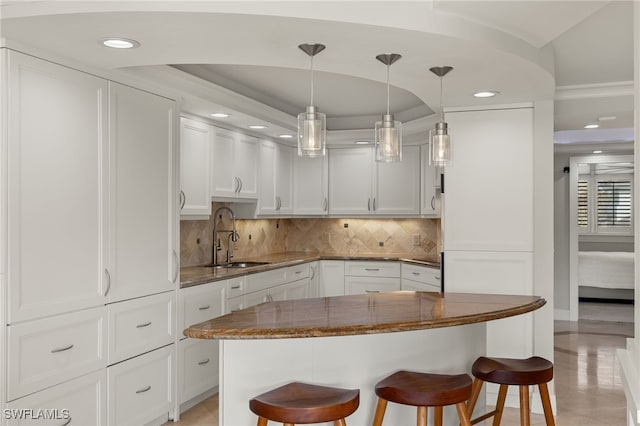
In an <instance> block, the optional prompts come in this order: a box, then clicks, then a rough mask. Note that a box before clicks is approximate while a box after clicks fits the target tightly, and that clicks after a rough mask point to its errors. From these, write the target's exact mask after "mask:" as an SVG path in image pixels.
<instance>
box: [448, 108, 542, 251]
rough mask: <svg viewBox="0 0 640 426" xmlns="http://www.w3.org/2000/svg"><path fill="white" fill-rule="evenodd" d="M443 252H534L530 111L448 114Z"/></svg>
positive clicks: (531, 114) (531, 120)
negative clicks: (450, 156) (450, 150)
mask: <svg viewBox="0 0 640 426" xmlns="http://www.w3.org/2000/svg"><path fill="white" fill-rule="evenodd" d="M447 121H448V122H449V129H450V133H451V136H452V140H453V143H452V146H453V162H452V165H451V166H449V167H447V168H446V169H445V192H444V199H445V202H446V205H445V215H446V220H445V221H444V249H445V250H446V251H451V250H465V251H470V250H485V251H532V250H533V211H534V208H533V207H534V206H533V196H532V194H533V184H534V183H533V167H534V162H533V109H532V108H514V109H499V110H487V111H460V112H452V113H449V114H447Z"/></svg>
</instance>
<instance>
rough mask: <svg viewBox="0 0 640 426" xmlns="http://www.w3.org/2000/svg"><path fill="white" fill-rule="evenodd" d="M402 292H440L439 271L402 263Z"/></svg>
mask: <svg viewBox="0 0 640 426" xmlns="http://www.w3.org/2000/svg"><path fill="white" fill-rule="evenodd" d="M401 271H402V283H401V287H402V290H412V291H440V269H437V268H430V267H428V266H419V265H411V264H408V263H403V264H402V265H401Z"/></svg>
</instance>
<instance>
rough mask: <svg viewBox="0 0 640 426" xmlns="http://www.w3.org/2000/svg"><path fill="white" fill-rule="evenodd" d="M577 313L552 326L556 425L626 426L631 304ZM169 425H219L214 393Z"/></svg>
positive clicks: (507, 418)
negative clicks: (623, 376)
mask: <svg viewBox="0 0 640 426" xmlns="http://www.w3.org/2000/svg"><path fill="white" fill-rule="evenodd" d="M580 310H581V315H580V320H579V321H577V322H569V321H556V323H555V393H556V400H557V407H558V413H557V417H556V425H557V426H596V425H597V426H624V425H625V424H626V415H625V398H624V391H623V389H622V384H621V381H620V370H619V368H618V363H617V361H616V354H615V352H616V349H618V348H622V347H624V346H625V344H626V343H625V342H626V338H627V337H632V336H633V322H632V321H633V305H612V304H591V303H589V304H583V303H581V304H580ZM593 318H596V319H593ZM519 424H520V420H519V413H518V409H516V408H508V409H506V410H505V414H504V417H503V419H502V425H505V426H508V425H519ZM544 424H545V422H544V416H542V415H541V414H534V415H532V416H531V425H532V426H536V425H544ZM171 425H180V426H205V425H206V426H217V425H218V400H217V395H214V396H213V397H211V398H209V399H207V400H205V401H203V402H202V403H200V404H198V405H196V406H195V407H193V408H191V409H190V410H188V411H186V412H184V413H183V414H182V417H181V419H180V421H179V422H178V423H167V426H171ZM238 426H241V425H238ZM242 426H249V425H242Z"/></svg>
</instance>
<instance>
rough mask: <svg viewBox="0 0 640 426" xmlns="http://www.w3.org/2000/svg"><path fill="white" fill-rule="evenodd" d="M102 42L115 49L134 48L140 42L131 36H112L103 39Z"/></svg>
mask: <svg viewBox="0 0 640 426" xmlns="http://www.w3.org/2000/svg"><path fill="white" fill-rule="evenodd" d="M102 44H104V45H105V46H107V47H112V48H114V49H133V48H135V47H139V46H140V43H138V42H137V41H135V40H131V39H129V38H121V37H110V38H105V39H103V40H102Z"/></svg>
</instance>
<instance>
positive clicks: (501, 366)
mask: <svg viewBox="0 0 640 426" xmlns="http://www.w3.org/2000/svg"><path fill="white" fill-rule="evenodd" d="M471 372H472V373H473V376H474V377H475V378H474V380H473V393H472V395H471V399H470V400H469V410H468V411H469V415H470V416H471V415H472V414H473V409H474V408H475V406H476V402H477V401H478V396H479V395H480V390H482V384H483V383H484V382H491V383H498V384H499V385H500V391H499V392H498V401H497V402H496V409H495V410H493V411H491V412H489V413H487V414H484V415H482V416H480V417H478V418H476V419H473V420H472V421H471V424H475V423H478V422H481V421H483V420H485V419H488V418H489V417H491V416H494V418H493V426H498V425H499V424H500V420H501V419H502V410H503V409H504V401H505V399H506V397H507V389H508V388H509V385H518V386H519V387H520V425H521V426H529V424H530V423H531V420H530V418H531V417H530V413H529V386H530V385H538V388H539V389H540V398H541V399H542V408H543V410H544V418H545V421H546V423H547V426H555V421H554V420H553V411H552V410H551V402H550V401H549V389H548V388H547V383H548V382H549V381H551V379H553V364H552V363H551V361H548V360H546V359H544V358H540V357H538V356H534V357H531V358H527V359H513V358H487V357H480V358H478V359H477V360H476V361H475V362H474V363H473V366H472V367H471Z"/></svg>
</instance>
